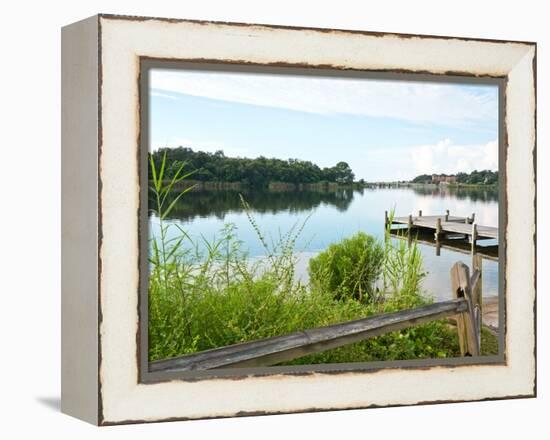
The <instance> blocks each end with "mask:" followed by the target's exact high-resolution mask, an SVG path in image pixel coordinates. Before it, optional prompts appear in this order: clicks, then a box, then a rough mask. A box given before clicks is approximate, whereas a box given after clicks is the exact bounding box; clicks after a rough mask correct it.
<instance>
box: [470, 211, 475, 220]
mask: <svg viewBox="0 0 550 440" xmlns="http://www.w3.org/2000/svg"><path fill="white" fill-rule="evenodd" d="M475 221H476V213H475V212H472V217H471V220H470V223H474V222H475Z"/></svg>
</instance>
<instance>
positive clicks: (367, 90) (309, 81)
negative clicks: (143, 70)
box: [150, 69, 498, 126]
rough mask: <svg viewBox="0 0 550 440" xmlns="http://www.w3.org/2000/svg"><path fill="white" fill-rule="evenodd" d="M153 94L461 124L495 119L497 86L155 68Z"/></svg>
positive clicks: (453, 124) (319, 112) (413, 120)
mask: <svg viewBox="0 0 550 440" xmlns="http://www.w3.org/2000/svg"><path fill="white" fill-rule="evenodd" d="M150 80H151V89H152V93H156V94H158V93H164V94H166V93H182V94H187V95H193V96H199V97H206V98H212V99H218V100H222V101H229V102H238V103H244V104H252V105H258V106H264V107H274V108H281V109H287V110H297V111H303V112H308V113H317V114H334V113H342V114H353V115H364V116H374V117H389V118H396V119H400V120H405V121H409V122H417V123H437V124H445V125H451V126H463V125H465V124H466V125H471V124H476V123H483V124H486V123H493V122H496V120H497V117H498V116H497V115H498V111H497V106H498V104H497V93H496V88H495V87H488V86H485V87H481V86H480V87H475V88H474V87H473V86H468V87H463V86H458V85H453V84H443V83H419V82H405V81H383V80H365V79H351V78H326V77H325V78H323V77H305V76H290V75H284V76H283V75H267V74H250V73H238V72H231V73H228V72H197V71H173V70H160V69H155V70H153V71H152V72H151V76H150Z"/></svg>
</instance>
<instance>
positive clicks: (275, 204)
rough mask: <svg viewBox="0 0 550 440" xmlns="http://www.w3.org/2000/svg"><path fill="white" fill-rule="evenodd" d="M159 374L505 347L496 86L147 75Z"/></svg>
mask: <svg viewBox="0 0 550 440" xmlns="http://www.w3.org/2000/svg"><path fill="white" fill-rule="evenodd" d="M146 106H147V107H146V111H147V123H148V136H147V139H146V142H147V149H148V153H147V154H148V156H147V157H148V159H147V161H148V174H147V176H146V177H147V181H148V182H147V185H148V196H147V205H148V206H147V207H146V208H147V212H148V224H147V227H146V228H145V231H146V234H147V238H146V239H147V248H148V255H147V259H148V286H146V287H147V289H146V290H147V293H146V294H147V302H148V316H147V322H148V358H149V365H150V371H198V370H212V369H223V368H241V367H242V368H245V367H269V366H295V365H312V366H315V365H319V364H349V363H368V362H373V361H401V360H416V359H432V360H433V359H436V360H440V359H454V358H466V357H482V358H483V357H487V358H488V357H491V356H496V355H499V354H502V350H503V347H502V344H501V343H499V341H501V337H502V334H501V332H502V325H501V322H500V321H501V319H500V316H501V313H502V310H499V298H500V296H499V292H500V284H501V283H500V281H499V280H500V277H499V256H500V255H501V252H500V249H499V241H500V238H499V225H500V222H499V182H500V181H501V180H502V176H501V177H499V89H498V86H497V85H493V84H489V83H480V82H458V81H453V82H451V81H448V82H444V81H437V82H435V81H429V80H423V81H413V80H410V79H395V78H394V79H385V78H371V77H361V76H359V75H357V76H334V75H322V74H317V75H315V74H311V75H310V74H308V75H306V74H293V73H292V72H290V73H288V72H287V73H284V74H281V73H274V72H262V71H246V70H238V69H234V70H221V69H189V68H174V67H169V68H168V67H167V68H163V67H162V66H160V67H154V68H151V69H150V70H149V72H148V84H147V97H146Z"/></svg>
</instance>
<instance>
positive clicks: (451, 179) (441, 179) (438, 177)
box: [432, 174, 456, 183]
mask: <svg viewBox="0 0 550 440" xmlns="http://www.w3.org/2000/svg"><path fill="white" fill-rule="evenodd" d="M432 183H456V176H447V175H446V174H432Z"/></svg>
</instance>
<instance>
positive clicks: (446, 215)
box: [445, 209, 449, 222]
mask: <svg viewBox="0 0 550 440" xmlns="http://www.w3.org/2000/svg"><path fill="white" fill-rule="evenodd" d="M445 221H446V222H448V221H449V210H448V209H447V210H446V211H445Z"/></svg>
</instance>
